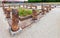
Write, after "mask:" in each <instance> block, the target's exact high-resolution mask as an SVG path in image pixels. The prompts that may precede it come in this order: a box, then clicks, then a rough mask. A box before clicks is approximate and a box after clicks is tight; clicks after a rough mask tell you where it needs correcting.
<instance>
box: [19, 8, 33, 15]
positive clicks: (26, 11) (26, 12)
mask: <svg viewBox="0 0 60 38" xmlns="http://www.w3.org/2000/svg"><path fill="white" fill-rule="evenodd" d="M18 11H19V16H27V15H31V14H32V10H31V9H25V8H21V7H20V8H19V9H18Z"/></svg>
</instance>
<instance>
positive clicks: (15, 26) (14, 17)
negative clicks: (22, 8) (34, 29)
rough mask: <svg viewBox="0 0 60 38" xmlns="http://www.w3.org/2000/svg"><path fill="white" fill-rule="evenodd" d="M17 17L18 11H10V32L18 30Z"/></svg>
mask: <svg viewBox="0 0 60 38" xmlns="http://www.w3.org/2000/svg"><path fill="white" fill-rule="evenodd" d="M18 23H19V16H18V11H17V10H16V9H12V26H11V30H12V31H14V32H16V31H18V30H19V26H18Z"/></svg>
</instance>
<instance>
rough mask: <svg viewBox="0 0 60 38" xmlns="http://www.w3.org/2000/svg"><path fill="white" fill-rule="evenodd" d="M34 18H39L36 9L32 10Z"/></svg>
mask: <svg viewBox="0 0 60 38" xmlns="http://www.w3.org/2000/svg"><path fill="white" fill-rule="evenodd" d="M32 20H37V11H36V10H35V9H33V10H32Z"/></svg>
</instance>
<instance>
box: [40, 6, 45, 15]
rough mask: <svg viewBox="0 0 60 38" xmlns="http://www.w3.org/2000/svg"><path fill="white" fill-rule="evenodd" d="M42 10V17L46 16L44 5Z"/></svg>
mask: <svg viewBox="0 0 60 38" xmlns="http://www.w3.org/2000/svg"><path fill="white" fill-rule="evenodd" d="M41 10H42V15H44V14H45V9H44V6H43V5H41Z"/></svg>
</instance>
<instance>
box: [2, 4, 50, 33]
mask: <svg viewBox="0 0 60 38" xmlns="http://www.w3.org/2000/svg"><path fill="white" fill-rule="evenodd" d="M19 7H20V5H19ZM27 7H28V6H27ZM27 7H26V8H27ZM32 7H33V6H30V9H32ZM34 7H35V8H37V6H34ZM9 8H10V6H9ZM9 8H8V9H7V10H6V9H5V8H4V4H3V9H4V12H5V13H6V17H7V18H10V12H11V11H12V25H11V30H12V31H14V32H16V31H18V30H19V28H20V27H19V26H18V23H19V14H18V10H17V9H12V10H10V9H9ZM41 8H42V12H43V13H44V12H45V11H46V12H48V11H49V10H51V5H49V6H45V7H44V6H41ZM44 8H46V10H45V9H44ZM32 20H37V11H36V10H35V9H33V10H32Z"/></svg>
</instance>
